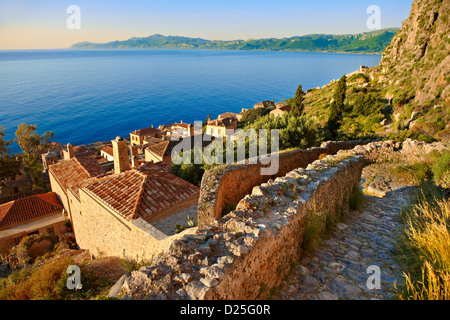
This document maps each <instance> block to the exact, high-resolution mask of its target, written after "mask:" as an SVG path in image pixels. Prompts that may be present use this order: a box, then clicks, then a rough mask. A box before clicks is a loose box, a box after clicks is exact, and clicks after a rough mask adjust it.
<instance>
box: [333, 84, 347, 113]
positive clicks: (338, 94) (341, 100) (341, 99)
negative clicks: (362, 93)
mask: <svg viewBox="0 0 450 320" xmlns="http://www.w3.org/2000/svg"><path fill="white" fill-rule="evenodd" d="M346 92H347V76H346V75H343V76H342V77H341V78H340V79H339V81H338V82H337V84H336V88H335V89H334V93H333V99H334V102H335V105H334V108H335V109H336V111H337V113H338V115H340V116H342V114H343V112H344V109H345V95H346Z"/></svg>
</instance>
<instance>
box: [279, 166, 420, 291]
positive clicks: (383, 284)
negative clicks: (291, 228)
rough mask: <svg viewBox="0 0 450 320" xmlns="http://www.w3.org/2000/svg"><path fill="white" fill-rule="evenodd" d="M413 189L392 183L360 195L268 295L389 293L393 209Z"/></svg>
mask: <svg viewBox="0 0 450 320" xmlns="http://www.w3.org/2000/svg"><path fill="white" fill-rule="evenodd" d="M368 169H370V168H368ZM413 189H414V188H413V187H408V186H405V185H403V186H402V185H400V184H398V183H396V184H395V185H394V184H393V185H392V186H391V188H390V191H389V192H387V193H386V195H385V196H384V197H382V198H379V197H375V196H370V195H365V205H364V207H363V210H362V212H357V211H356V212H353V213H352V214H351V215H350V216H349V217H348V218H347V219H346V220H345V222H344V223H339V224H337V226H336V229H335V230H334V232H333V234H332V235H331V236H330V237H328V238H327V239H326V240H323V241H321V243H320V245H319V247H318V249H317V251H315V253H314V254H313V256H312V257H303V258H302V259H301V260H300V262H299V263H298V264H297V265H296V267H294V269H293V270H292V272H291V274H290V275H289V277H288V278H287V279H286V281H285V282H284V284H283V285H282V287H281V290H280V291H279V292H278V293H277V295H276V296H274V299H280V300H337V299H345V300H347V299H349V300H361V299H364V300H366V299H383V300H385V299H392V298H395V297H396V295H395V287H394V285H393V284H394V283H397V284H400V285H401V284H402V282H403V277H402V271H401V268H400V267H399V265H398V263H397V261H396V258H395V256H396V252H395V251H396V243H398V235H399V231H400V230H401V228H402V227H403V225H402V222H401V220H400V217H399V213H400V211H401V209H402V208H403V207H405V206H406V205H407V204H408V203H409V201H410V197H411V191H412V190H413ZM369 267H370V268H369ZM368 268H369V269H368ZM378 271H379V272H378ZM377 274H379V276H380V277H379V279H380V281H379V282H376V278H375V277H376V275H377ZM368 280H369V281H368ZM367 283H369V286H368V285H367ZM377 283H379V284H380V288H379V289H377V288H376V287H377Z"/></svg>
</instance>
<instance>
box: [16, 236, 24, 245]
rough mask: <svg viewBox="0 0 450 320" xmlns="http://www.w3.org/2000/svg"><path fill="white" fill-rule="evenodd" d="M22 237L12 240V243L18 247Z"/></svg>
mask: <svg viewBox="0 0 450 320" xmlns="http://www.w3.org/2000/svg"><path fill="white" fill-rule="evenodd" d="M22 238H23V237H18V238H15V239H14V242H15V243H16V245H18V244H19V243H20V240H22Z"/></svg>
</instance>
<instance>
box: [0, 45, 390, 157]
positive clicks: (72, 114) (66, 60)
mask: <svg viewBox="0 0 450 320" xmlns="http://www.w3.org/2000/svg"><path fill="white" fill-rule="evenodd" d="M380 59H381V56H380V55H366V54H344V53H317V52H279V51H227V50H193V49H188V50H182V49H172V50H166V49H164V50H163V49H161V50H159V49H151V50H150V49H149V50H22V51H0V125H1V126H3V127H5V128H6V129H7V131H6V137H5V139H13V138H14V133H15V131H16V129H17V126H18V125H20V124H21V123H27V124H33V125H37V126H38V129H37V131H38V133H39V134H43V133H44V132H45V131H52V132H53V133H54V139H53V141H58V142H61V143H63V144H67V143H68V142H70V143H72V144H74V145H79V144H90V143H93V142H97V141H109V140H112V139H114V138H115V137H116V136H122V137H128V136H129V133H130V132H132V131H134V130H136V129H141V128H146V127H150V126H151V125H153V126H154V127H157V126H158V125H161V124H169V123H174V122H180V121H183V122H186V123H192V122H194V121H204V120H205V119H206V117H207V115H208V114H210V116H211V119H214V118H216V117H217V116H218V115H219V114H221V113H224V112H240V111H241V110H242V108H252V107H253V105H254V104H256V103H258V102H260V101H264V100H274V101H275V102H279V101H282V100H283V99H287V98H290V97H293V96H294V94H295V91H296V89H297V86H298V85H300V84H302V86H303V90H307V89H311V88H314V87H318V86H324V85H325V84H327V83H329V82H330V81H331V80H333V79H339V78H340V77H341V76H342V75H343V74H347V73H350V72H352V71H355V70H357V69H359V67H360V66H361V65H365V66H367V67H371V66H375V65H377V64H378V63H379V61H380ZM11 146H12V147H13V150H14V151H15V152H18V151H20V149H18V146H17V145H16V144H15V143H13V144H12V145H11Z"/></svg>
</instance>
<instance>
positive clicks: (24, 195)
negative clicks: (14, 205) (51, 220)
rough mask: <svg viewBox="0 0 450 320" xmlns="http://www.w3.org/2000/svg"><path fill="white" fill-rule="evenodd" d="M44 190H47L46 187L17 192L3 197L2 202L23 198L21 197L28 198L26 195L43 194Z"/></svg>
mask: <svg viewBox="0 0 450 320" xmlns="http://www.w3.org/2000/svg"><path fill="white" fill-rule="evenodd" d="M44 192H45V191H44V189H35V190H31V191H28V192H23V193H20V194H15V195H13V196H8V197H2V198H0V204H2V203H7V202H10V201H13V200H17V199H21V198H26V197H29V196H33V195H36V194H41V193H44Z"/></svg>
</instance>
